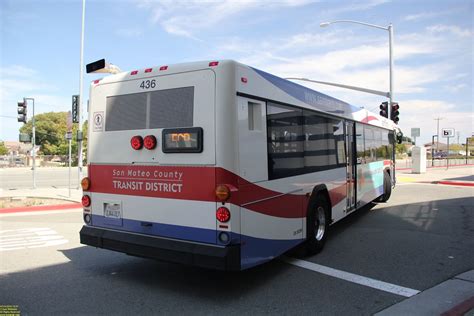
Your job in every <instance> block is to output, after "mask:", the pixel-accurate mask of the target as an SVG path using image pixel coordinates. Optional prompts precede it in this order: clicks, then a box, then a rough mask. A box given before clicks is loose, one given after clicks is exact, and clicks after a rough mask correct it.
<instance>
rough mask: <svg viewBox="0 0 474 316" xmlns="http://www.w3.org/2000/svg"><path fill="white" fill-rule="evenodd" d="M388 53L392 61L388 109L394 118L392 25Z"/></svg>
mask: <svg viewBox="0 0 474 316" xmlns="http://www.w3.org/2000/svg"><path fill="white" fill-rule="evenodd" d="M388 51H389V60H390V106H389V108H388V117H389V118H391V117H392V102H393V99H394V95H393V25H392V23H390V25H389V26H388Z"/></svg>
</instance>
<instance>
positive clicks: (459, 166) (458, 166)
mask: <svg viewBox="0 0 474 316" xmlns="http://www.w3.org/2000/svg"><path fill="white" fill-rule="evenodd" d="M472 166H474V164H472V163H471V164H467V165H450V166H449V168H463V167H472ZM440 168H444V169H446V166H426V169H440ZM449 168H448V169H449ZM411 169H413V168H412V167H405V168H395V171H397V170H399V171H403V170H411Z"/></svg>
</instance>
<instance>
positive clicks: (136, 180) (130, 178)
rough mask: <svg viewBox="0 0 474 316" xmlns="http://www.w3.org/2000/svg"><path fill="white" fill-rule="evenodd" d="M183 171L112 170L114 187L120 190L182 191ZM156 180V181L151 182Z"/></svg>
mask: <svg viewBox="0 0 474 316" xmlns="http://www.w3.org/2000/svg"><path fill="white" fill-rule="evenodd" d="M182 178H183V172H179V171H175V172H172V171H170V172H167V171H159V170H154V171H147V170H140V169H138V170H127V171H125V170H122V169H114V170H113V171H112V183H113V188H114V189H118V190H136V191H140V190H145V191H157V192H174V193H180V192H181V190H182V187H183V183H182ZM151 181H156V182H151Z"/></svg>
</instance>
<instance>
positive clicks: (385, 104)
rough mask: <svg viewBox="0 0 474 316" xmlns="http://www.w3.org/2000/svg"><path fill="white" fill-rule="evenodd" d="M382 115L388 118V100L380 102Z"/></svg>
mask: <svg viewBox="0 0 474 316" xmlns="http://www.w3.org/2000/svg"><path fill="white" fill-rule="evenodd" d="M380 115H381V116H383V117H387V118H388V102H382V104H380Z"/></svg>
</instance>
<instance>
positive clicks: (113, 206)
mask: <svg viewBox="0 0 474 316" xmlns="http://www.w3.org/2000/svg"><path fill="white" fill-rule="evenodd" d="M104 216H105V217H110V218H119V219H120V218H122V205H121V204H120V203H104Z"/></svg>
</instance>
